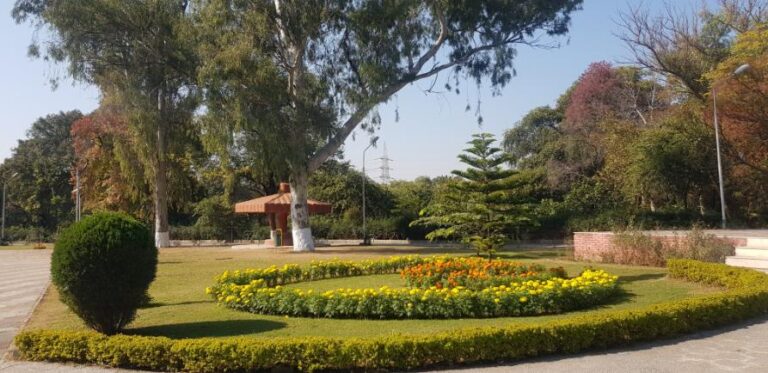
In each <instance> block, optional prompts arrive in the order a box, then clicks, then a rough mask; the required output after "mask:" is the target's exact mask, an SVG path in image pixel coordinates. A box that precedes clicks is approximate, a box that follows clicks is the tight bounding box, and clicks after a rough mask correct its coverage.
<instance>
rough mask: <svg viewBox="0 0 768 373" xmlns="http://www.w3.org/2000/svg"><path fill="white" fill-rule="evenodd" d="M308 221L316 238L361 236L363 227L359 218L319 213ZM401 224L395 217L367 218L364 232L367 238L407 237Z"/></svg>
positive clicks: (360, 237) (358, 237)
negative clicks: (337, 216)
mask: <svg viewBox="0 0 768 373" xmlns="http://www.w3.org/2000/svg"><path fill="white" fill-rule="evenodd" d="M310 221H311V222H312V235H313V236H315V237H317V238H325V239H329V240H336V239H362V238H363V227H362V223H361V220H359V219H354V220H353V219H345V218H336V217H333V216H322V215H319V216H313V217H311V218H310ZM402 226H403V224H402V223H401V219H400V218H397V217H387V218H367V219H366V231H367V232H366V234H367V235H368V237H369V238H373V239H379V240H396V239H405V238H408V237H407V232H408V231H406V230H403V229H402Z"/></svg>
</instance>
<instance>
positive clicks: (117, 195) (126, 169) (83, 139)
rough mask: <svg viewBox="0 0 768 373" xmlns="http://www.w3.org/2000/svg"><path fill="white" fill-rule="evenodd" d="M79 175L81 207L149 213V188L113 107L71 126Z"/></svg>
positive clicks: (145, 216)
mask: <svg viewBox="0 0 768 373" xmlns="http://www.w3.org/2000/svg"><path fill="white" fill-rule="evenodd" d="M71 133H72V141H73V147H74V151H75V159H76V165H75V167H73V169H72V179H73V180H72V182H73V184H74V183H75V182H76V181H75V177H76V176H77V175H76V172H77V173H78V174H79V178H80V193H81V199H82V201H83V209H84V210H91V211H99V210H107V211H125V212H128V213H130V214H131V215H133V216H136V217H140V218H142V219H145V220H147V219H149V218H150V217H151V216H152V215H151V214H152V210H151V208H150V206H151V201H152V200H151V191H150V188H149V185H148V184H147V183H146V182H145V181H144V180H145V179H144V177H143V174H144V172H145V171H144V169H143V166H142V164H141V162H140V161H139V156H138V155H137V154H136V153H135V152H134V149H136V147H135V146H134V144H132V140H131V136H130V135H129V132H128V124H127V122H126V120H125V118H124V117H123V116H121V114H120V113H119V112H118V111H117V110H116V109H115V108H110V107H102V108H101V109H99V110H97V111H95V112H93V113H91V114H90V115H88V116H85V117H83V118H81V119H80V120H78V121H76V122H75V123H74V124H73V125H72V129H71Z"/></svg>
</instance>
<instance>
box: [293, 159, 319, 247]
mask: <svg viewBox="0 0 768 373" xmlns="http://www.w3.org/2000/svg"><path fill="white" fill-rule="evenodd" d="M307 183H308V176H307V170H306V169H301V170H299V171H294V172H293V175H291V233H292V236H293V251H314V250H315V241H314V240H313V239H312V228H310V226H309V207H308V206H307Z"/></svg>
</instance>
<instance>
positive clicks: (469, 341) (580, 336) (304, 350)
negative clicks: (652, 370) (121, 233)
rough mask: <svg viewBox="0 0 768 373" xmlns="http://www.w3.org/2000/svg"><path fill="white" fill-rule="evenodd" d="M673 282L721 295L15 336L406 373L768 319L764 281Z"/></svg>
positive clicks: (676, 270) (201, 365) (49, 344)
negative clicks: (309, 333)
mask: <svg viewBox="0 0 768 373" xmlns="http://www.w3.org/2000/svg"><path fill="white" fill-rule="evenodd" d="M668 268H669V275H670V277H673V278H679V279H684V280H688V281H692V282H698V283H704V284H709V285H715V286H722V287H725V288H726V290H725V291H724V292H722V293H718V294H714V295H708V296H704V297H697V298H689V299H683V300H680V301H674V302H667V303H663V304H659V305H653V306H648V307H643V308H641V309H635V310H619V311H615V310H614V311H597V312H593V313H590V314H588V315H579V316H574V317H570V318H567V319H561V320H557V321H554V322H550V323H547V324H542V325H521V326H508V327H486V328H474V329H466V330H458V331H451V332H443V333H437V334H433V335H398V336H387V337H375V338H366V339H362V338H349V339H340V338H324V337H314V338H290V337H284V338H269V339H267V338H230V339H214V338H201V339H180V340H172V339H168V338H165V337H141V336H126V335H118V336H112V337H107V336H104V335H101V334H97V333H93V332H74V331H55V330H39V331H25V332H22V333H21V334H19V335H18V336H17V337H16V339H15V343H16V346H17V347H18V348H19V351H20V354H21V356H22V357H23V358H25V359H28V360H38V361H40V360H47V361H60V362H75V363H93V364H100V365H107V366H113V367H122V368H139V369H152V370H161V371H180V370H183V371H190V372H221V371H255V370H265V369H271V368H282V367H292V368H295V369H297V370H301V371H315V370H324V369H335V370H373V369H378V370H382V369H389V370H403V369H414V368H424V367H428V366H435V365H452V364H465V363H479V362H494V361H497V362H498V361H509V360H517V359H522V358H528V357H534V356H539V355H545V354H554V353H566V354H567V353H575V352H579V351H584V350H588V349H604V348H608V347H615V346H620V345H626V344H629V343H633V342H639V341H649V340H654V339H660V338H669V337H674V336H678V335H681V334H684V333H691V332H695V331H699V330H704V329H710V328H714V327H718V326H723V325H727V324H731V323H734V322H736V321H741V320H745V319H748V318H751V317H755V316H759V315H765V314H768V275H766V274H763V273H760V272H757V271H753V270H750V269H743V268H733V267H728V266H726V265H723V264H712V263H702V262H696V261H692V260H670V261H669V262H668Z"/></svg>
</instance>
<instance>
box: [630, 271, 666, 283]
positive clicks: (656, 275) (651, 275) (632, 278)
mask: <svg viewBox="0 0 768 373" xmlns="http://www.w3.org/2000/svg"><path fill="white" fill-rule="evenodd" d="M666 276H667V275H665V274H663V273H644V274H642V275H634V276H619V282H635V281H647V280H658V279H660V278H664V277H666Z"/></svg>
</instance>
